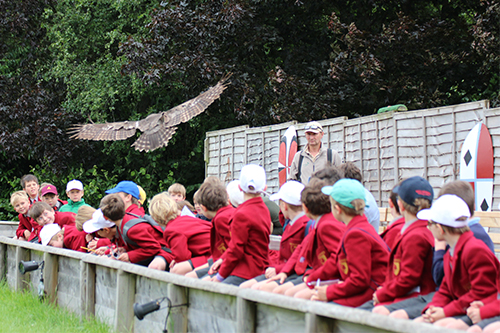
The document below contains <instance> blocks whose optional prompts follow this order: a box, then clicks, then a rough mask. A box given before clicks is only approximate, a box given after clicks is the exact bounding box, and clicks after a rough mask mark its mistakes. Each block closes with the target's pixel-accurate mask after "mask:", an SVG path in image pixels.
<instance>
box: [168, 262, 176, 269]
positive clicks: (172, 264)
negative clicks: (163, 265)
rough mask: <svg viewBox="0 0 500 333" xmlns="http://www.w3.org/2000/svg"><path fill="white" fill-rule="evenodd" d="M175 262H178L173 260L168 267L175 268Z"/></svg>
mask: <svg viewBox="0 0 500 333" xmlns="http://www.w3.org/2000/svg"><path fill="white" fill-rule="evenodd" d="M175 264H176V263H175V260H172V261H171V262H170V265H169V266H168V267H170V269H172V268H174V266H175Z"/></svg>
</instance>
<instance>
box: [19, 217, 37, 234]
mask: <svg viewBox="0 0 500 333" xmlns="http://www.w3.org/2000/svg"><path fill="white" fill-rule="evenodd" d="M17 217H18V218H19V225H18V226H17V230H16V236H17V238H19V237H24V231H25V230H28V231H29V232H31V235H30V237H29V238H28V240H31V239H33V238H34V237H35V234H34V233H33V231H35V229H36V228H38V223H36V221H35V220H33V219H32V218H31V217H29V216H28V215H23V214H19V215H18V216H17Z"/></svg>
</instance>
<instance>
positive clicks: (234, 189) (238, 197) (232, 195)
mask: <svg viewBox="0 0 500 333" xmlns="http://www.w3.org/2000/svg"><path fill="white" fill-rule="evenodd" d="M239 185H240V181H239V180H237V179H236V180H233V181H231V182H229V184H227V186H226V191H227V196H228V197H229V201H231V204H232V205H233V206H234V207H238V206H239V205H240V204H242V203H243V200H244V199H243V192H241V190H240V188H239V187H238V186H239Z"/></svg>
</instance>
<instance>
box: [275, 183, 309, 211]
mask: <svg viewBox="0 0 500 333" xmlns="http://www.w3.org/2000/svg"><path fill="white" fill-rule="evenodd" d="M303 189H304V184H302V183H299V182H298V181H295V180H289V181H287V182H286V183H284V184H283V185H281V188H280V189H279V191H278V193H275V194H273V195H271V196H270V197H269V199H271V200H273V201H276V200H282V201H284V202H286V203H287V204H290V205H294V206H300V205H302V202H301V201H300V194H301V193H302V190H303Z"/></svg>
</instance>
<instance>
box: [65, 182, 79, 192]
mask: <svg viewBox="0 0 500 333" xmlns="http://www.w3.org/2000/svg"><path fill="white" fill-rule="evenodd" d="M71 190H80V191H83V184H82V182H81V181H79V180H76V179H73V180H70V181H69V182H68V185H66V192H69V191H71Z"/></svg>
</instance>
